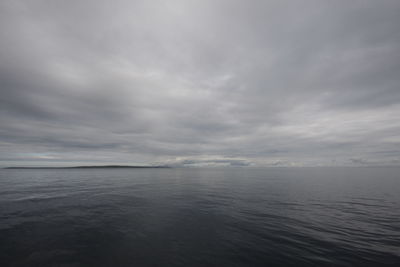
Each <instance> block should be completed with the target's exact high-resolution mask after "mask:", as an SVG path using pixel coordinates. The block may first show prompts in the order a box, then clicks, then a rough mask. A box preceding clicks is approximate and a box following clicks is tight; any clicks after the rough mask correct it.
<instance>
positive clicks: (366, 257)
mask: <svg viewBox="0 0 400 267" xmlns="http://www.w3.org/2000/svg"><path fill="white" fill-rule="evenodd" d="M399 173H400V169H396V168H342V169H339V168H314V169H311V168H288V169H284V168H276V169H255V168H225V169H110V170H108V169H90V170H81V169H59V170H0V266H369V265H376V266H400V219H399V218H400V177H398V176H399V175H398V174H399Z"/></svg>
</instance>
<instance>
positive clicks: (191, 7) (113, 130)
mask: <svg viewBox="0 0 400 267" xmlns="http://www.w3.org/2000/svg"><path fill="white" fill-rule="evenodd" d="M399 12H400V4H399V3H397V1H390V0H385V1H369V0H366V1H365V0H364V1H351V2H348V1H316V0H315V1H314V0H304V1H224V0H220V1H211V0H210V1H194V0H193V1H183V0H182V1H167V2H166V1H123V0H121V1H89V0H85V1H47V0H37V1H15V0H13V1H11V0H5V1H2V2H1V3H0V165H3V166H6V165H13V164H17V165H19V164H20V163H21V162H22V163H24V164H34V165H37V164H42V165H49V164H55V165H60V164H75V163H76V162H90V163H107V164H108V163H124V164H125V163H126V164H151V163H162V164H164V163H168V164H171V165H174V164H178V165H179V164H180V165H182V164H183V165H207V164H209V165H254V166H303V165H305V166H315V165H360V164H362V165H371V164H373V165H398V162H399V160H400V153H399V152H400V121H399V119H398V118H399V117H400V88H399V85H400V80H399V77H400V75H399V74H400V45H399V43H400V31H399V30H398V25H399V23H400V19H399V18H398V14H399Z"/></svg>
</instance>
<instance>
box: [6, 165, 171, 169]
mask: <svg viewBox="0 0 400 267" xmlns="http://www.w3.org/2000/svg"><path fill="white" fill-rule="evenodd" d="M118 168H125V169H154V168H171V167H170V166H163V165H161V166H129V165H100V166H72V167H23V166H20V167H5V168H4V169H118Z"/></svg>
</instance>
